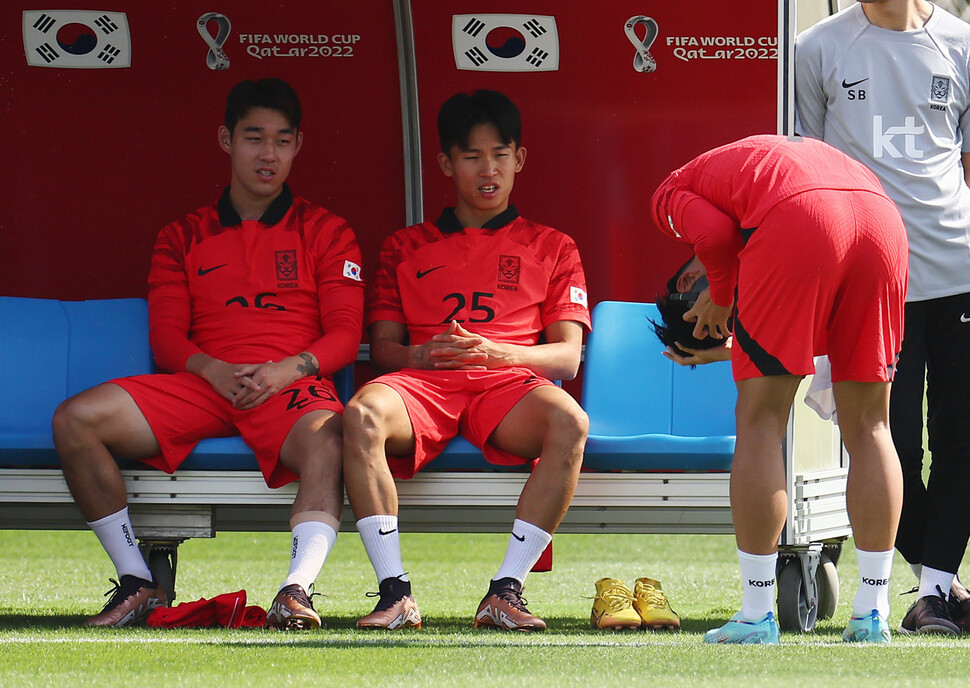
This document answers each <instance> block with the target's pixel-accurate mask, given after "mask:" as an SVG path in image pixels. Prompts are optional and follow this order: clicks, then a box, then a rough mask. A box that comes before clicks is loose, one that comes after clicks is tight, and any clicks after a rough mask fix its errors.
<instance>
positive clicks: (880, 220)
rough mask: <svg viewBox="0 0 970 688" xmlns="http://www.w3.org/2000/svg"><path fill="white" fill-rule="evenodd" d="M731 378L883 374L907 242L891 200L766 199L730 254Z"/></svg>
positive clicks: (830, 195) (853, 195)
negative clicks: (761, 213)
mask: <svg viewBox="0 0 970 688" xmlns="http://www.w3.org/2000/svg"><path fill="white" fill-rule="evenodd" d="M738 257H739V272H738V293H737V300H738V308H737V315H736V318H735V324H734V342H735V343H734V349H733V350H732V356H731V358H732V365H733V369H734V379H735V380H744V379H747V378H752V377H761V376H764V375H780V374H786V373H787V374H792V375H810V374H812V373H814V372H815V366H814V364H813V357H814V356H821V355H823V354H828V356H829V359H830V360H831V362H832V381H833V382H839V381H842V380H855V381H858V382H885V381H889V380H892V376H893V372H894V365H895V361H896V356H897V355H898V353H899V349H900V346H901V342H902V337H903V310H904V302H905V300H906V284H907V274H908V266H909V260H908V242H907V240H906V230H905V228H904V226H903V222H902V219H901V218H900V216H899V211H898V210H896V206H895V205H893V203H892V202H891V201H890V200H889V199H887V198H885V197H883V196H880V195H878V194H875V193H871V192H867V191H837V190H827V189H826V190H818V191H810V192H805V193H801V194H798V195H796V196H793V197H791V198H789V199H787V200H785V201H782V202H781V203H779V204H778V205H776V206H775V207H774V208H773V209H772V210H771V211H770V212H769V213H768V215H767V216H766V217H765V219H764V222H763V223H762V224H761V226H760V227H758V228H757V229H755V230H754V232H753V233H752V234H751V236H750V238H749V240H748V242H747V244H746V245H745V247H744V248H743V249H742V251H741V253H740V254H739V256H738Z"/></svg>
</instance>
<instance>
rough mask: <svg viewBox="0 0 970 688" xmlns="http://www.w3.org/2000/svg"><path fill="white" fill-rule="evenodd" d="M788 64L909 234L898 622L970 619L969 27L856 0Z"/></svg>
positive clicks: (911, 626)
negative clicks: (966, 568) (968, 564)
mask: <svg viewBox="0 0 970 688" xmlns="http://www.w3.org/2000/svg"><path fill="white" fill-rule="evenodd" d="M795 66H796V70H795V89H796V91H795V95H796V105H797V108H798V115H799V125H798V127H797V130H798V132H799V133H801V134H804V135H805V136H812V137H814V138H818V139H822V140H823V141H825V142H826V143H829V144H831V145H833V146H835V147H836V148H838V149H839V150H841V151H844V152H846V153H848V154H849V155H851V156H852V157H853V158H855V159H856V160H859V161H861V162H863V163H865V164H866V165H867V166H868V167H869V168H870V169H871V170H872V171H873V172H874V173H875V174H876V176H877V177H879V179H880V181H882V184H883V186H884V187H885V188H886V193H887V194H888V195H889V197H890V198H892V199H893V200H894V201H895V202H896V205H897V206H898V207H899V211H900V213H901V214H902V216H903V221H904V222H905V224H906V231H907V232H908V234H909V247H910V249H909V264H910V281H909V293H908V295H907V303H906V339H905V341H904V342H903V350H902V353H901V354H900V357H899V373H898V374H897V375H896V379H895V384H894V385H893V394H892V401H891V404H890V412H889V416H890V419H891V424H892V434H893V441H894V442H895V444H896V451H897V452H898V453H899V458H900V461H901V462H902V467H903V513H902V517H901V518H900V522H899V534H898V536H897V538H896V548H897V549H898V550H899V552H900V554H902V555H903V557H905V559H906V561H908V562H909V563H910V566H911V567H912V568H913V571H914V572H915V573H916V575H917V577H918V578H919V594H918V595H917V600H916V602H915V603H914V604H913V606H912V608H911V609H910V610H909V613H908V614H906V617H905V618H904V619H903V622H902V625H901V627H900V630H902V631H903V632H907V633H914V632H920V633H949V634H955V633H959V632H960V626H962V628H963V629H964V630H970V593H968V592H967V589H966V588H965V587H963V585H961V584H960V582H959V581H958V580H957V577H956V573H957V568H958V567H959V565H960V561H961V560H962V559H963V554H964V552H965V551H966V549H967V540H968V538H970V500H968V499H967V495H968V493H970V436H968V435H967V433H966V430H965V426H966V422H967V418H970V188H968V187H967V181H966V175H967V168H968V165H967V163H968V161H970V157H968V156H970V141H968V140H967V134H968V133H970V115H968V110H970V26H967V24H966V23H964V22H962V21H960V20H959V19H957V18H956V17H954V16H953V15H951V14H949V13H948V12H945V11H944V10H942V9H941V8H939V7H936V6H935V5H932V4H931V3H929V2H926V1H925V0H875V1H873V0H862V2H861V3H860V4H854V5H852V7H850V8H848V9H846V10H845V11H843V12H840V13H839V14H836V15H835V16H833V17H830V18H829V19H826V20H825V21H822V22H819V23H818V24H816V25H815V26H813V27H812V28H810V29H808V30H807V31H805V32H804V33H803V34H801V36H799V38H798V42H797V44H796V50H795ZM924 380H925V381H926V400H927V403H928V413H927V424H926V425H927V431H928V434H929V448H930V451H932V452H933V463H932V465H931V467H930V479H929V485H926V486H924V484H923V397H924V393H923V385H924ZM948 596H949V602H950V603H951V605H952V606H948V605H947V597H948ZM951 616H952V617H955V618H951ZM954 621H956V623H954Z"/></svg>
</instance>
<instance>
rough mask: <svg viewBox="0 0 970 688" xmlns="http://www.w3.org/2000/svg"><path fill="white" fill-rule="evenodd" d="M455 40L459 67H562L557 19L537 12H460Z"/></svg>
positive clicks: (548, 69) (507, 69) (454, 19)
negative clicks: (560, 65)
mask: <svg viewBox="0 0 970 688" xmlns="http://www.w3.org/2000/svg"><path fill="white" fill-rule="evenodd" d="M451 40H452V44H453V45H454V48H455V65H456V66H457V67H458V69H468V70H475V71H479V72H554V71H556V70H558V69H559V32H558V31H557V30H556V18H555V17H550V16H545V15H534V14H456V15H454V16H453V17H452V19H451Z"/></svg>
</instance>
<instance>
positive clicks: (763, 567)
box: [738, 550, 778, 621]
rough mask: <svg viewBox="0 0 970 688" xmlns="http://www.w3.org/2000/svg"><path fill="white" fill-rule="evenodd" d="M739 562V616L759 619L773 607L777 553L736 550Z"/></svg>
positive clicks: (749, 619) (754, 619)
mask: <svg viewBox="0 0 970 688" xmlns="http://www.w3.org/2000/svg"><path fill="white" fill-rule="evenodd" d="M738 562H739V563H740V564H741V590H742V593H741V618H743V619H744V620H745V621H761V620H762V619H763V618H765V614H767V613H768V612H770V611H772V610H773V609H774V608H775V566H776V565H777V563H778V553H777V552H775V553H774V554H748V553H747V552H742V551H741V550H738Z"/></svg>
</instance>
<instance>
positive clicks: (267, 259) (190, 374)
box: [53, 79, 364, 629]
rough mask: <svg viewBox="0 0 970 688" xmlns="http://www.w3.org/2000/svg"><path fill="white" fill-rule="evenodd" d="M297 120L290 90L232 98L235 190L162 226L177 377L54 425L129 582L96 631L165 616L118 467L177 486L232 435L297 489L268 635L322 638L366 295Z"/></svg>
mask: <svg viewBox="0 0 970 688" xmlns="http://www.w3.org/2000/svg"><path fill="white" fill-rule="evenodd" d="M300 120H301V108H300V102H299V99H298V97H297V95H296V93H295V92H294V91H293V89H292V88H291V87H290V86H289V85H288V84H286V83H285V82H284V81H281V80H280V79H263V80H261V81H258V82H253V81H243V82H241V83H239V84H237V85H236V86H235V87H234V88H233V89H232V91H231V92H230V93H229V96H228V98H227V101H226V118H225V124H224V125H223V126H220V127H219V130H218V142H219V145H220V147H221V148H222V150H223V151H225V152H226V153H227V154H228V155H229V159H230V166H231V177H230V178H231V182H230V185H229V187H228V188H227V189H226V191H225V192H224V193H223V195H222V198H220V199H219V201H218V202H216V203H213V204H211V205H209V206H206V207H204V208H200V209H199V210H196V211H195V212H193V213H191V214H190V215H188V216H187V217H186V218H184V219H183V220H181V221H179V222H175V223H172V224H170V225H168V226H167V227H164V228H163V229H162V230H161V232H160V233H159V234H158V238H157V240H156V243H155V249H154V252H153V254H152V263H151V271H150V274H149V279H148V282H149V293H148V308H149V319H150V326H151V344H152V350H153V351H154V354H155V360H156V362H157V363H158V365H159V367H160V368H163V369H165V370H167V371H171V372H170V373H160V374H155V375H142V376H136V377H130V378H124V379H116V380H111V381H110V382H107V383H104V384H101V385H98V386H97V387H93V388H91V389H89V390H86V391H84V392H81V393H80V394H78V395H76V396H74V397H72V398H70V399H68V400H67V401H65V402H64V403H63V404H61V406H60V407H59V408H58V409H57V411H56V413H55V415H54V419H53V427H54V442H55V445H56V447H57V451H58V453H59V454H60V457H61V464H62V466H63V469H64V477H65V478H66V479H67V484H68V486H69V487H70V489H71V493H72V494H73V495H74V499H75V500H76V502H77V504H78V507H79V508H80V509H81V513H82V514H83V515H84V517H85V519H86V520H87V521H88V522H89V525H90V526H91V527H92V529H93V530H94V531H95V533H96V534H97V536H98V538H99V539H100V541H101V543H102V545H103V546H104V548H105V550H106V551H107V553H108V555H109V557H110V558H111V560H112V562H113V563H114V565H115V567H116V568H117V572H118V576H119V582H118V583H116V589H115V590H114V594H113V595H112V596H111V598H110V600H109V601H108V603H107V604H106V605H105V607H104V610H103V611H102V612H101V613H100V614H98V615H97V616H94V617H92V618H90V619H88V624H89V625H92V626H127V625H129V624H131V623H134V622H136V621H139V620H141V619H143V618H144V617H145V616H147V615H148V613H149V612H151V610H152V609H153V608H154V607H155V606H159V605H164V604H166V603H167V601H168V600H167V599H166V595H165V591H164V590H162V589H161V588H160V587H159V585H158V584H157V582H155V581H154V580H153V577H152V574H151V572H150V571H149V569H148V568H147V566H146V565H145V561H144V560H143V558H142V555H141V554H140V553H139V550H138V547H137V545H136V544H135V533H134V531H133V529H132V526H131V522H130V520H129V518H128V508H127V498H126V492H125V484H124V482H123V480H122V477H121V473H120V471H119V470H118V465H117V464H116V463H115V458H119V459H135V460H139V461H144V462H145V463H148V464H150V465H152V466H156V467H158V468H161V469H163V470H165V471H168V472H172V471H174V470H175V469H176V468H177V467H178V466H179V465H180V464H181V463H182V461H183V460H184V459H185V457H186V456H188V454H189V453H190V452H191V451H192V449H193V447H194V446H195V444H196V443H197V442H198V441H199V440H200V439H203V438H207V437H223V436H229V435H236V434H239V435H241V436H242V438H243V439H244V440H245V441H246V443H247V444H248V445H249V446H250V447H251V448H252V450H253V452H254V453H255V455H256V459H257V461H258V462H259V466H260V469H261V470H262V473H263V476H264V477H265V479H266V483H267V484H268V485H269V486H270V487H279V486H281V485H285V484H287V483H289V482H292V481H294V480H297V479H299V480H300V486H299V490H298V492H297V496H296V499H295V500H294V502H293V508H292V517H291V520H290V525H291V528H292V530H293V546H292V556H291V561H290V572H289V575H288V576H287V578H286V579H285V581H284V582H283V585H282V587H281V589H280V591H279V593H278V594H277V596H276V599H275V600H274V602H273V605H272V607H271V608H270V610H269V614H268V618H267V626H269V627H271V628H279V629H293V628H317V627H319V625H320V617H319V616H318V615H317V613H316V612H315V611H314V609H313V605H312V604H311V603H310V598H309V589H310V587H311V585H312V584H313V582H314V579H315V578H316V576H317V574H318V573H319V572H320V569H321V568H322V566H323V564H324V561H325V559H326V556H327V554H328V552H329V551H330V549H331V548H332V546H333V543H334V540H335V539H336V537H337V530H338V528H339V522H340V513H341V509H342V507H343V489H342V483H341V461H342V457H341V432H340V426H341V412H342V406H341V403H340V401H339V400H338V399H337V394H336V391H335V389H334V386H333V383H332V381H331V376H332V375H333V373H334V372H335V371H337V370H339V369H340V368H342V367H344V366H346V365H347V364H349V363H350V362H351V361H353V360H354V359H355V358H356V355H357V349H358V347H359V344H360V335H361V330H362V325H363V322H362V321H363V301H364V296H363V293H364V290H363V285H362V283H361V281H360V249H359V248H358V246H357V239H356V237H355V236H354V233H353V231H352V230H351V228H350V227H349V226H348V225H347V223H346V222H345V221H344V220H343V219H342V218H340V217H338V216H336V215H334V214H333V213H331V212H329V211H327V210H324V209H323V208H320V207H318V206H315V205H313V204H312V203H309V202H308V201H306V200H304V199H302V198H300V197H298V196H294V195H293V194H292V193H291V192H290V190H289V188H288V187H287V185H286V183H285V182H286V178H287V175H289V172H290V167H291V165H292V164H293V160H294V158H295V157H296V155H297V153H298V152H299V151H300V147H301V145H302V143H303V131H302V130H301V129H300Z"/></svg>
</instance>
